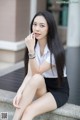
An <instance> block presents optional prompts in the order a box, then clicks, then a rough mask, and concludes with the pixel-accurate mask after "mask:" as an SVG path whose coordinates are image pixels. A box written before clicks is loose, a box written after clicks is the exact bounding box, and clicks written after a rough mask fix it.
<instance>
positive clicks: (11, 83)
mask: <svg viewBox="0 0 80 120" xmlns="http://www.w3.org/2000/svg"><path fill="white" fill-rule="evenodd" d="M24 75H25V72H24V67H23V68H20V69H18V70H15V71H13V72H11V73H8V74H6V75H4V76H1V77H0V89H3V90H8V91H13V92H16V91H17V90H18V88H19V87H20V85H21V83H22V81H23V79H24Z"/></svg>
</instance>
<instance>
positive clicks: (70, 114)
mask: <svg viewBox="0 0 80 120" xmlns="http://www.w3.org/2000/svg"><path fill="white" fill-rule="evenodd" d="M15 94H16V93H15V92H11V91H6V90H2V89H0V102H4V103H5V102H6V103H8V104H12V100H13V97H14V96H15ZM45 115H52V116H54V117H55V116H62V117H64V118H65V117H67V118H71V120H72V119H73V120H75V119H76V120H80V106H78V105H74V104H70V103H66V104H65V105H64V106H62V107H60V108H58V109H56V110H54V111H52V112H48V113H46V114H44V116H45Z"/></svg>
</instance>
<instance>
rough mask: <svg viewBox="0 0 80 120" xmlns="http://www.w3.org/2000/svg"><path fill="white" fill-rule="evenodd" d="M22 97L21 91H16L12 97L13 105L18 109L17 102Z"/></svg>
mask: <svg viewBox="0 0 80 120" xmlns="http://www.w3.org/2000/svg"><path fill="white" fill-rule="evenodd" d="M21 97H22V93H20V92H19V93H17V94H16V96H15V97H14V99H13V106H14V107H16V108H18V109H20V106H19V103H20V100H21Z"/></svg>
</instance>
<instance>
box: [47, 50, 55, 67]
mask: <svg viewBox="0 0 80 120" xmlns="http://www.w3.org/2000/svg"><path fill="white" fill-rule="evenodd" d="M46 62H48V63H50V64H51V60H50V52H48V53H47V58H46ZM52 65H55V58H54V55H53V54H52Z"/></svg>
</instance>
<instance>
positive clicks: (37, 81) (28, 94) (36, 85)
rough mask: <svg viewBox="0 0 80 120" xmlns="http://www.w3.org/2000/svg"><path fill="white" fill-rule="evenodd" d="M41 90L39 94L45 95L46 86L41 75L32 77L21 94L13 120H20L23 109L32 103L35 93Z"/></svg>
mask: <svg viewBox="0 0 80 120" xmlns="http://www.w3.org/2000/svg"><path fill="white" fill-rule="evenodd" d="M39 89H40V90H41V91H40V92H41V94H44V93H46V85H45V82H44V78H43V77H42V76H41V75H38V74H36V75H34V76H33V77H32V79H31V80H30V81H29V82H28V85H27V87H26V88H25V90H24V92H23V96H22V99H21V101H20V104H19V105H20V107H21V108H20V109H16V112H15V114H14V117H13V120H20V119H21V117H22V114H23V112H24V110H25V108H26V107H27V106H28V105H29V104H30V103H31V102H32V100H33V99H34V96H35V94H36V92H37V91H39Z"/></svg>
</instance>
